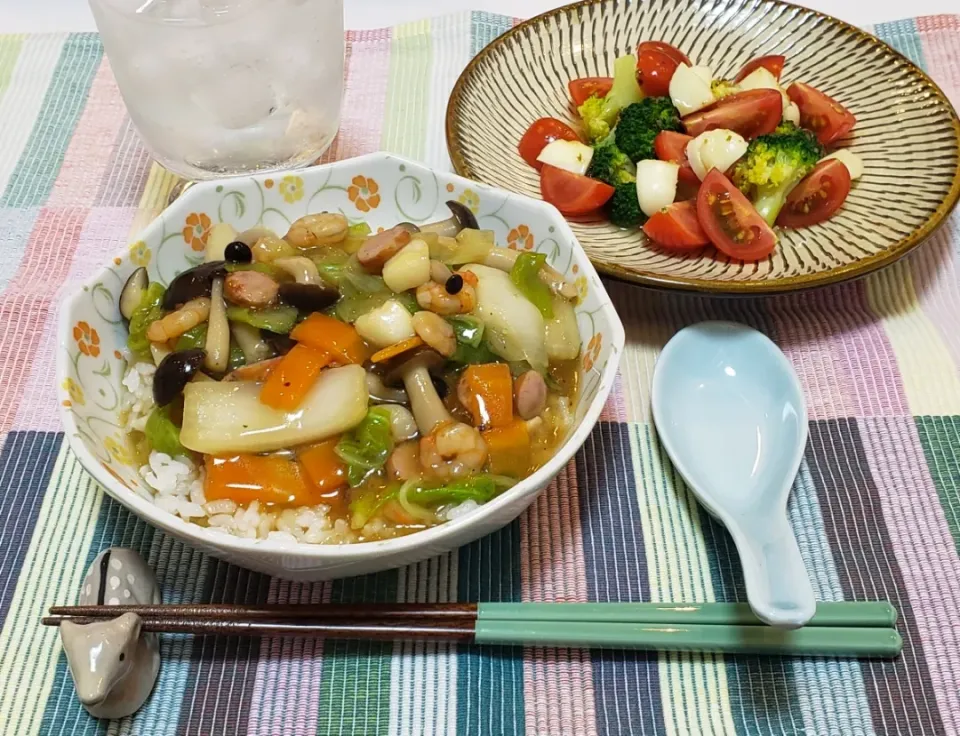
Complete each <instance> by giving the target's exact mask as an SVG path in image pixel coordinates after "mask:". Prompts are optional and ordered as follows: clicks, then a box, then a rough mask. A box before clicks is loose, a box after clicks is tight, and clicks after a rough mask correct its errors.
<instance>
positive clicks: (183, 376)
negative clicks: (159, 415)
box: [153, 348, 205, 406]
mask: <svg viewBox="0 0 960 736" xmlns="http://www.w3.org/2000/svg"><path fill="white" fill-rule="evenodd" d="M204 357H205V353H204V351H203V350H201V349H199V348H193V349H191V350H180V351H179V352H176V353H169V354H168V355H167V356H166V357H165V358H164V359H163V360H161V361H160V365H159V366H158V367H157V372H156V373H155V374H154V376H153V400H154V402H156V404H157V406H166V405H167V404H169V403H170V402H171V401H173V400H174V399H175V398H177V397H178V396H179V395H180V394H181V392H182V391H183V387H184V386H186V385H187V384H188V383H190V381H191V380H192V379H193V377H194V376H196V375H197V373H199V372H200V368H201V366H202V365H203V359H204Z"/></svg>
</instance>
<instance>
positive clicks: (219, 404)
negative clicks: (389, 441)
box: [180, 365, 369, 455]
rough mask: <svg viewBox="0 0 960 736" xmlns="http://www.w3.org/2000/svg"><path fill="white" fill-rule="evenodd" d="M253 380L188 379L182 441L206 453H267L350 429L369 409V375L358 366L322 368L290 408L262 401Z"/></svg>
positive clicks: (187, 445)
mask: <svg viewBox="0 0 960 736" xmlns="http://www.w3.org/2000/svg"><path fill="white" fill-rule="evenodd" d="M261 387H262V384H260V383H256V382H254V381H233V382H227V383H221V382H216V381H209V382H207V381H205V382H202V383H197V382H193V383H188V384H187V385H186V387H185V388H184V390H183V427H182V428H181V430H180V442H181V443H182V444H183V445H184V447H187V448H188V449H191V450H195V451H196V452H203V453H207V454H210V455H220V454H226V453H231V452H233V453H237V452H270V451H272V450H281V449H284V448H288V447H293V446H294V445H302V444H307V443H310V442H319V441H320V440H325V439H327V438H329V437H333V436H335V435H338V434H340V433H341V432H345V431H347V430H349V429H353V428H354V427H355V426H356V425H358V424H359V423H360V422H361V421H363V418H364V417H365V416H366V414H367V403H368V401H369V394H368V393H367V374H366V371H364V370H363V368H362V367H361V366H359V365H347V366H343V367H341V368H331V369H330V370H325V371H324V372H323V373H322V374H321V375H320V378H319V379H318V380H317V382H316V383H315V384H314V385H313V387H312V388H311V389H310V391H309V392H308V393H307V395H306V397H304V400H303V402H302V403H301V404H300V406H298V407H297V408H296V409H295V410H294V411H289V412H287V411H278V410H277V409H273V408H271V407H269V406H267V405H266V404H262V403H260V389H261Z"/></svg>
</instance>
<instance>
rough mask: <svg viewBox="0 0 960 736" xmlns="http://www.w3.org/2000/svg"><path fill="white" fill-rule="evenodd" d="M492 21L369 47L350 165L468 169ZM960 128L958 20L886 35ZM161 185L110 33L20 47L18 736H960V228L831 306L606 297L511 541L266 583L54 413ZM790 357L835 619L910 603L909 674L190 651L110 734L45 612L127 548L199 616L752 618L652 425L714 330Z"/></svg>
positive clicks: (11, 112)
mask: <svg viewBox="0 0 960 736" xmlns="http://www.w3.org/2000/svg"><path fill="white" fill-rule="evenodd" d="M511 23H512V21H511V20H510V19H508V18H504V17H500V16H491V15H488V14H482V13H474V14H472V15H471V14H465V15H457V16H450V17H445V18H440V19H435V20H432V21H424V22H422V23H416V24H412V25H405V26H401V27H397V28H393V29H387V30H380V31H371V32H362V33H351V34H350V35H349V41H348V47H347V48H348V65H347V67H348V79H347V91H346V101H345V105H344V111H345V114H344V120H343V129H342V131H341V133H340V137H339V138H338V139H337V142H336V144H335V145H334V147H333V149H332V150H331V151H330V153H329V154H328V157H329V158H338V157H347V156H353V155H357V154H361V153H365V152H368V151H372V150H376V149H378V148H383V149H387V150H390V151H396V152H398V153H402V154H404V155H406V156H410V157H412V158H414V159H421V160H424V161H426V162H427V163H429V164H432V165H440V166H443V165H448V164H449V162H448V160H447V158H446V152H445V144H444V139H443V135H442V126H441V123H442V120H443V114H444V109H445V105H446V99H447V94H448V92H449V90H450V88H451V86H452V84H453V82H454V80H455V78H456V76H457V74H458V73H459V71H460V69H462V68H463V66H464V64H465V63H466V62H467V60H468V59H469V58H470V57H471V55H473V54H475V53H476V52H477V51H478V50H479V49H480V48H482V47H483V45H484V44H486V43H487V42H488V41H490V40H491V39H492V38H494V37H495V36H496V35H498V34H499V33H501V32H503V31H504V30H505V29H506V28H508V27H509V26H510V25H511ZM873 30H874V32H875V33H877V35H879V36H880V37H881V38H883V39H885V40H886V41H888V42H890V43H891V44H893V45H894V46H895V47H896V48H898V49H899V50H900V51H902V52H904V53H905V54H906V55H908V56H909V57H911V58H912V59H913V60H914V61H915V62H917V63H918V64H920V65H921V66H922V67H924V68H925V69H926V70H927V71H928V72H929V73H930V74H932V75H933V77H934V78H935V79H936V80H937V81H938V82H939V83H940V84H941V85H942V86H943V88H944V90H945V91H946V93H947V94H948V95H949V96H951V98H952V99H953V101H954V104H957V105H958V106H960V17H958V16H940V17H927V18H918V19H916V20H908V21H903V22H900V23H895V24H884V25H881V26H877V27H876V28H875V29H873ZM173 184H174V180H173V179H172V177H170V176H169V175H166V174H164V173H163V172H162V170H160V169H159V168H157V167H156V166H151V161H150V157H149V156H148V155H147V153H146V151H145V150H144V148H143V147H142V145H141V143H140V141H139V139H138V137H137V134H136V132H135V131H134V129H133V127H132V126H131V124H130V121H129V119H128V118H127V116H126V113H125V110H124V106H123V103H122V101H121V99H120V96H119V94H118V92H117V88H116V86H115V84H114V80H113V76H112V75H111V72H110V68H109V66H108V64H107V61H106V59H105V58H104V56H103V52H102V48H101V45H100V42H99V40H98V38H97V36H96V35H91V34H70V35H57V36H3V37H0V193H2V194H0V290H2V293H0V432H2V435H0V439H2V448H0V493H2V494H3V504H2V506H0V623H2V630H0V734H4V735H5V736H27V735H28V734H37V733H42V734H99V733H110V734H137V735H148V736H153V735H162V734H202V735H203V736H208V735H212V734H260V735H262V736H273V735H277V736H279V735H281V734H321V735H323V736H327V735H334V734H338V735H343V736H379V735H380V734H458V735H463V736H466V735H468V734H469V735H474V734H475V735H476V736H492V735H494V734H518V735H521V734H523V735H529V736H533V735H534V734H536V735H538V736H547V735H549V736H571V735H577V736H579V735H580V734H584V735H588V736H590V735H593V734H601V735H604V736H620V735H622V734H774V733H776V734H815V735H817V736H835V735H840V734H872V733H879V734H917V735H918V736H920V735H922V736H930V735H932V734H956V733H958V732H960V623H958V622H960V556H958V547H960V370H958V369H960V329H958V327H960V271H958V267H960V266H958V257H960V253H958V251H960V217H958V215H954V216H953V218H952V219H951V220H950V221H949V222H948V223H947V224H946V225H945V226H944V227H943V229H942V230H940V232H939V233H938V234H937V235H936V236H934V237H933V238H932V239H931V240H930V242H929V243H927V244H926V245H924V246H923V247H922V248H921V249H920V250H919V251H918V252H917V253H916V254H915V255H914V256H913V257H911V258H910V259H908V260H907V261H904V262H901V263H899V264H897V265H896V266H893V267H891V268H889V269H887V270H886V271H884V272H882V273H880V274H878V275H876V276H874V277H872V278H870V279H867V280H864V281H859V282H856V283H852V284H848V285H845V286H842V287H839V288H833V289H828V290H824V291H819V292H816V293H811V294H804V295H799V296H792V297H783V298H777V299H765V300H736V301H724V300H714V299H705V298H698V297H694V296H677V295H667V294H661V293H652V292H647V291H643V290H641V289H638V288H634V287H631V286H626V285H623V284H610V286H609V288H610V292H611V296H612V298H613V299H614V301H615V302H616V305H617V308H618V310H619V312H620V314H621V315H622V316H623V320H624V322H625V324H626V329H627V339H628V345H627V350H626V354H625V357H624V360H623V364H622V366H621V371H620V379H619V381H618V383H617V386H616V389H615V391H614V394H613V396H612V397H611V399H610V402H609V404H608V406H607V408H606V411H605V413H604V416H603V418H602V421H601V422H600V424H599V425H598V426H597V428H596V430H595V431H594V432H593V434H592V435H591V437H590V439H589V440H588V441H587V443H586V445H585V446H584V447H583V450H582V451H581V452H580V453H579V455H578V456H577V458H576V460H575V462H573V463H571V465H570V466H569V467H568V468H567V469H566V470H565V471H564V472H563V473H562V474H561V475H560V477H559V478H558V480H557V481H556V482H555V483H554V484H553V485H552V486H551V487H550V489H549V491H548V492H546V493H545V494H544V495H543V497H542V498H540V499H539V501H537V503H535V504H534V505H533V507H532V508H531V509H530V510H529V511H528V512H527V513H526V514H524V515H523V517H522V518H520V519H519V520H518V521H516V522H515V523H513V524H511V525H510V526H509V527H507V528H505V529H503V530H502V531H500V532H499V533H497V534H494V535H491V536H489V537H487V538H485V539H482V540H480V541H479V542H476V543H475V544H472V545H470V546H468V547H464V548H462V549H460V550H457V551H454V552H452V553H450V554H448V555H444V556H442V557H439V558H436V559H433V560H429V561H427V562H423V563H421V564H419V565H415V566H411V567H409V568H406V569H401V570H394V571H390V572H384V573H381V574H378V575H371V576H367V577H363V578H354V579H346V580H338V581H334V582H331V583H319V584H315V585H301V584H291V583H289V582H284V581H281V580H275V579H270V578H268V577H265V576H263V575H258V574H254V573H251V572H248V571H246V570H242V569H239V568H236V567H233V566H231V565H228V564H225V563H223V562H220V561H218V560H216V559H213V558H210V557H207V556H204V555H202V554H200V553H198V552H197V551H195V550H193V549H190V548H188V547H185V546H183V545H182V544H180V543H177V542H175V541H173V540H171V539H170V538H168V537H166V536H164V535H163V534H161V533H159V532H157V531H155V530H154V529H152V528H150V527H148V526H147V525H145V524H144V523H142V522H140V521H139V520H137V519H136V518H134V517H133V516H131V515H130V514H129V513H127V511H126V510H124V509H123V508H121V507H120V506H119V505H118V504H116V503H114V502H113V501H112V500H110V499H109V498H107V497H105V496H104V494H103V493H102V491H101V490H100V489H99V488H98V487H97V486H96V485H95V484H93V483H92V482H91V481H90V479H89V478H88V477H87V476H86V475H85V474H84V472H83V471H82V469H81V468H80V467H79V465H78V464H77V462H76V461H75V460H74V458H73V457H72V456H71V454H70V452H69V451H68V450H67V446H66V443H65V442H64V438H63V434H62V432H61V427H60V423H59V420H58V417H57V407H56V394H55V386H54V368H53V365H54V349H55V346H54V342H55V324H56V321H55V320H56V312H57V306H58V303H59V301H60V298H61V296H62V295H63V294H64V293H65V292H66V291H67V290H69V289H70V288H72V285H73V284H76V283H77V282H78V281H79V280H80V279H83V278H86V277H87V276H88V275H89V274H91V273H93V272H94V270H95V269H96V268H97V267H98V265H99V264H101V263H103V262H105V261H106V259H108V258H109V257H110V256H111V255H112V254H113V253H114V252H116V251H117V250H118V249H119V248H120V247H121V246H122V244H123V243H125V242H127V240H128V238H129V237H130V236H131V234H132V233H134V232H135V231H137V230H138V229H139V228H141V227H142V226H143V225H145V224H146V223H147V222H148V221H149V220H150V219H151V218H152V217H154V216H155V215H156V214H157V212H158V211H159V209H160V208H161V207H162V206H163V204H164V202H165V201H166V198H167V194H168V192H169V190H170V188H171V186H172V185H173ZM718 317H719V318H729V319H735V320H740V321H744V322H747V323H749V324H751V325H754V326H756V327H758V328H760V329H761V330H763V331H764V332H766V333H767V334H769V335H770V336H771V337H772V338H773V339H774V340H776V341H777V342H778V343H779V344H780V345H781V346H782V347H783V349H784V350H785V351H786V353H787V355H788V356H789V357H790V359H791V360H792V361H793V363H794V365H795V366H796V368H797V371H798V373H799V375H800V378H801V381H802V382H803V385H804V389H805V391H806V394H807V397H808V400H809V405H810V417H811V423H810V442H809V445H808V447H807V451H806V458H805V461H804V463H803V466H802V468H801V471H800V475H799V478H798V480H797V483H796V486H795V488H794V492H793V500H792V504H791V508H790V514H791V520H792V523H793V525H794V527H795V529H796V530H797V533H798V535H799V539H800V545H801V548H802V552H803V556H804V559H805V561H806V564H807V566H808V568H809V570H810V573H811V576H812V578H813V581H814V586H815V589H816V592H817V595H818V597H819V598H820V599H822V600H840V599H851V600H852V599H876V598H885V599H889V600H891V601H892V602H893V603H894V604H895V605H896V607H897V609H898V610H899V611H900V614H901V620H900V624H899V627H900V630H901V632H902V634H903V638H904V649H903V655H902V656H901V657H900V658H899V659H897V660H895V661H889V662H887V661H871V662H867V661H862V662H861V661H856V660H854V661H845V660H833V659H780V658H773V657H770V658H757V657H746V656H744V657H721V656H700V655H684V654H669V655H667V654H664V655H659V656H658V655H656V654H644V653H632V652H623V651H604V652H600V651H597V652H588V651H580V650H575V649H573V650H546V651H544V650H539V649H530V650H526V651H524V650H519V649H496V648H488V649H477V648H472V647H459V648H457V647H453V646H446V645H433V644H396V645H394V644H389V643H388V644H384V643H340V642H337V643H334V642H329V643H324V642H321V641H309V640H308V641H290V640H280V639H276V640H266V639H264V640H256V639H247V640H237V639H228V638H221V639H211V638H208V639H200V638H198V639H193V638H189V637H182V638H180V637H166V638H164V640H163V645H162V649H163V666H162V670H161V673H160V678H159V681H158V682H157V686H156V689H155V690H154V692H153V694H152V696H151V698H150V700H149V701H148V702H147V704H146V705H145V706H144V707H143V708H142V709H141V710H140V711H139V712H138V713H137V714H136V715H134V716H132V717H130V718H126V719H123V720H122V721H118V722H104V721H97V720H94V719H92V718H90V717H89V716H88V715H87V714H86V712H85V711H83V709H82V708H81V707H80V705H79V702H78V701H77V699H76V697H75V695H74V692H73V687H72V683H71V680H70V676H69V673H68V671H67V665H66V661H65V659H64V657H63V654H62V652H61V649H60V644H59V639H58V637H57V634H56V632H55V631H54V630H51V629H45V628H42V627H41V626H40V625H39V620H40V617H41V614H42V612H43V611H44V610H45V609H46V608H47V607H48V606H50V605H52V604H56V603H69V602H73V601H75V599H76V595H77V592H78V589H79V580H80V577H81V576H82V574H83V573H84V571H85V569H86V568H87V566H88V565H89V563H90V561H91V560H92V558H93V557H94V555H95V554H96V553H97V552H98V551H99V550H101V549H102V548H104V547H106V546H108V545H126V546H130V547H133V548H136V549H138V550H140V551H141V553H142V554H143V555H144V557H145V558H146V559H148V560H149V562H150V563H151V564H152V565H153V566H154V567H155V568H156V569H157V571H158V573H159V577H160V580H161V585H162V588H163V593H164V598H165V600H166V601H169V602H176V601H243V602H249V603H253V602H265V601H271V602H273V601H278V602H284V601H290V602H298V601H444V600H461V601H477V600H599V601H639V600H653V601H674V600H684V601H689V600H698V601H700V600H715V599H716V600H738V599H742V598H743V594H744V593H743V581H742V578H741V574H740V571H739V567H738V564H737V562H736V554H735V551H734V549H733V547H732V544H731V541H730V539H729V537H728V535H727V534H726V532H725V531H724V530H723V529H722V528H720V527H719V526H718V525H717V524H716V523H715V522H714V521H712V520H711V518H710V517H709V516H707V515H706V514H705V513H704V512H703V510H702V509H700V508H699V507H698V505H697V503H696V502H695V501H694V499H693V497H692V496H691V495H690V494H689V492H688V491H687V490H686V489H685V488H684V486H683V484H682V482H681V481H680V480H679V479H678V478H677V476H676V475H675V473H674V472H673V470H672V469H671V467H670V465H669V463H668V462H667V460H666V458H665V456H664V454H663V451H662V449H661V448H660V446H659V445H658V443H657V439H656V436H655V434H654V432H653V428H652V426H651V422H650V412H649V386H650V379H651V371H652V368H653V364H654V360H655V358H656V355H657V352H658V350H659V349H660V347H661V346H662V345H663V344H664V342H665V341H666V340H667V339H668V338H669V337H670V336H671V335H672V334H673V333H674V332H675V331H676V330H677V329H679V328H680V327H682V326H683V325H685V324H688V323H690V322H693V321H696V320H700V319H704V318H718Z"/></svg>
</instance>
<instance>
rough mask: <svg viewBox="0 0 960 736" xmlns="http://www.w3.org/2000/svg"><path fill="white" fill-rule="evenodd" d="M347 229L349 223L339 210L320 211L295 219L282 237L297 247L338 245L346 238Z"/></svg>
mask: <svg viewBox="0 0 960 736" xmlns="http://www.w3.org/2000/svg"><path fill="white" fill-rule="evenodd" d="M349 229H350V223H348V222H347V218H346V217H344V216H343V215H341V214H340V213H339V212H321V213H319V214H316V215H304V216H303V217H301V218H300V219H299V220H297V221H295V222H294V223H293V224H292V225H291V226H290V229H289V230H288V231H287V234H286V235H284V236H283V239H284V240H286V241H287V242H288V243H290V245H292V246H295V247H297V248H314V247H316V246H318V245H338V244H340V243H342V242H343V241H344V240H346V237H347V231H348V230H349Z"/></svg>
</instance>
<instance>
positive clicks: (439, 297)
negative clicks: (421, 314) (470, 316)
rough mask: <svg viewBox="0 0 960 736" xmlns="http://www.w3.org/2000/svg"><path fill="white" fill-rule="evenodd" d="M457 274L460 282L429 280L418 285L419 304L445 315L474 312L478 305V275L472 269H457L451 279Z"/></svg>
mask: <svg viewBox="0 0 960 736" xmlns="http://www.w3.org/2000/svg"><path fill="white" fill-rule="evenodd" d="M457 276H459V277H460V279H461V280H460V283H459V284H457V283H454V284H451V283H450V280H448V281H447V283H446V284H438V283H437V282H436V281H428V282H427V283H425V284H423V285H422V286H418V287H417V304H419V305H420V306H421V307H422V308H423V309H429V310H430V311H431V312H435V313H436V314H439V315H443V316H447V315H451V314H466V313H467V312H472V311H473V310H474V309H475V308H476V306H477V290H476V286H477V277H476V275H475V274H473V273H471V272H470V271H457V273H455V274H453V276H451V277H450V279H451V280H452V279H454V278H456V277H457ZM451 288H452V289H454V291H453V292H452V293H451V291H450V290H451Z"/></svg>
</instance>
